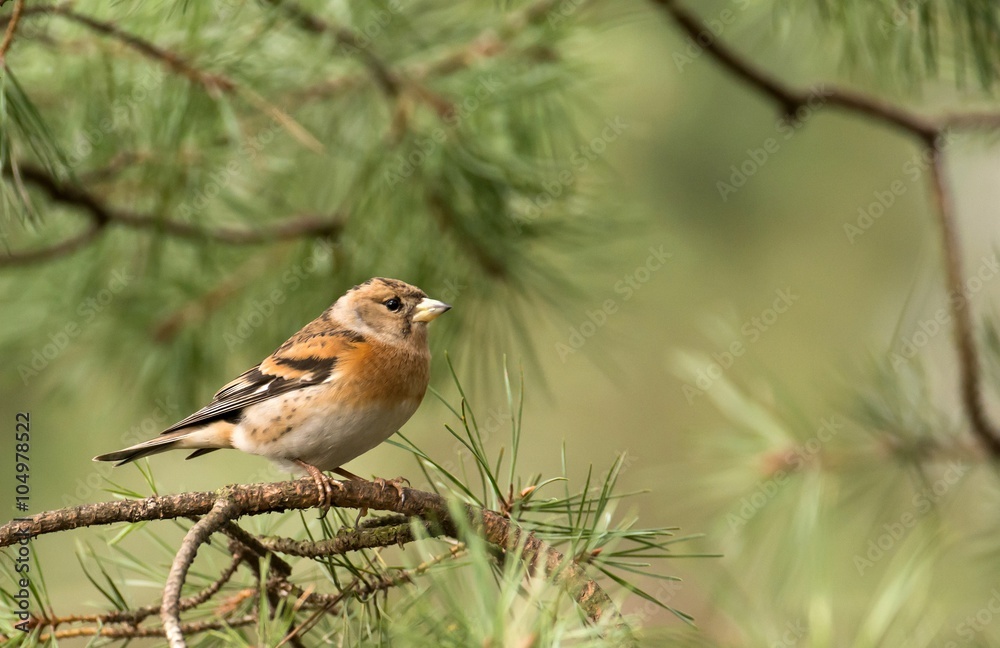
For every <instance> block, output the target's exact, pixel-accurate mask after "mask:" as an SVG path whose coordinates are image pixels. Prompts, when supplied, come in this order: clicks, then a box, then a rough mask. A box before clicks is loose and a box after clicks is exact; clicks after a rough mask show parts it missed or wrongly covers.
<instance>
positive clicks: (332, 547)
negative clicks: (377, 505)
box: [260, 522, 437, 558]
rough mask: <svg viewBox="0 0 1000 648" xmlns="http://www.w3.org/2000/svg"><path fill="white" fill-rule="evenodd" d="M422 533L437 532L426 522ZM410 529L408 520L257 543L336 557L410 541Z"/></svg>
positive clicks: (302, 554) (279, 549)
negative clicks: (322, 536)
mask: <svg viewBox="0 0 1000 648" xmlns="http://www.w3.org/2000/svg"><path fill="white" fill-rule="evenodd" d="M424 528H425V530H426V532H427V533H428V534H430V535H437V534H436V533H435V531H436V528H435V526H434V525H432V524H431V523H429V522H425V523H424ZM415 539H416V538H414V537H413V529H412V528H411V527H410V525H409V524H408V523H404V524H396V525H391V526H379V527H371V528H367V529H340V530H339V531H338V532H337V535H335V536H334V537H332V538H328V539H325V540H316V541H310V540H293V539H291V538H276V537H265V538H261V539H260V541H261V544H262V545H263V546H264V547H266V548H267V549H269V550H271V551H274V552H277V553H283V554H288V555H290V556H299V557H302V558H318V557H319V556H337V555H340V554H344V553H347V552H349V551H359V550H361V549H374V548H376V547H390V546H392V545H402V544H405V543H407V542H413V541H414V540H415Z"/></svg>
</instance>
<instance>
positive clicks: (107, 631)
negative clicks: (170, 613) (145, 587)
mask: <svg viewBox="0 0 1000 648" xmlns="http://www.w3.org/2000/svg"><path fill="white" fill-rule="evenodd" d="M256 623H257V616H256V615H255V614H247V615H244V616H241V617H237V618H235V619H222V620H221V621H196V622H193V623H182V624H181V625H180V632H181V633H182V635H186V636H190V635H195V634H199V633H201V632H209V631H211V630H222V629H224V628H239V627H242V626H248V625H254V624H256ZM163 636H165V632H164V629H163V628H162V627H159V626H157V627H152V628H136V627H132V626H121V627H107V626H88V627H85V628H69V629H67V630H57V631H56V632H51V633H47V634H43V635H40V636H39V637H38V643H39V644H45V643H48V641H49V640H50V639H70V638H72V637H104V638H107V639H133V638H137V637H163Z"/></svg>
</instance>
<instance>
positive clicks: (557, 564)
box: [0, 478, 627, 629]
mask: <svg viewBox="0 0 1000 648" xmlns="http://www.w3.org/2000/svg"><path fill="white" fill-rule="evenodd" d="M320 495H321V494H320V493H319V492H318V491H317V487H316V483H315V482H314V481H313V480H312V479H311V478H306V479H299V480H296V481H289V482H277V483H268V484H240V485H234V486H228V487H226V488H224V489H222V490H221V491H219V492H217V493H210V492H196V493H180V494H177V495H169V496H161V497H148V498H146V499H141V500H123V501H114V502H102V503H98V504H85V505H83V506H77V507H73V508H66V509H59V510H54V511H47V512H44V513H39V514H37V515H34V516H32V517H30V518H28V519H27V520H25V521H19V520H15V521H12V522H9V523H7V524H4V525H3V526H0V547H3V546H9V545H11V544H13V543H15V542H17V541H18V540H19V539H20V538H22V537H25V536H29V537H37V536H39V535H43V534H48V533H56V532H61V531H69V530H72V529H78V528H81V527H91V526H99V525H106V524H115V523H120V522H140V521H147V520H164V519H173V518H178V517H190V516H193V515H207V514H209V513H210V512H212V511H213V509H215V510H216V514H215V515H214V516H213V518H212V522H213V523H214V522H215V521H216V519H217V518H218V517H220V516H221V513H219V512H218V511H219V510H220V508H222V507H223V505H219V504H217V502H219V501H220V500H223V501H224V502H225V505H224V508H225V510H226V511H227V515H228V516H229V517H230V520H231V519H235V518H237V517H240V516H244V515H260V514H263V513H271V512H281V511H287V510H299V509H308V508H313V507H314V506H315V505H316V502H317V500H318V499H319V497H320ZM333 505H334V506H338V507H342V508H368V509H371V510H378V511H391V512H394V513H399V514H403V515H406V516H408V517H418V518H421V519H423V520H425V521H427V522H429V523H432V524H435V525H437V529H436V530H437V532H439V533H444V534H446V535H448V536H450V537H453V538H455V537H456V536H458V530H457V526H456V525H455V522H454V520H453V519H452V517H451V514H450V512H449V508H448V502H447V501H446V500H445V499H444V498H443V497H442V496H440V495H437V494H436V493H428V492H424V491H419V490H415V489H412V488H404V489H403V490H402V495H401V494H400V493H397V492H396V490H395V489H393V488H380V487H379V486H378V485H377V484H374V483H373V482H368V481H344V482H343V488H342V489H337V490H335V492H334V494H333ZM462 510H463V513H464V515H465V517H466V518H467V520H468V523H469V524H470V525H471V527H472V529H473V530H474V531H475V532H477V533H479V534H480V535H481V536H482V537H483V538H484V539H485V540H486V541H487V542H488V543H490V544H491V545H493V546H495V547H497V548H498V549H499V550H500V551H503V552H507V553H511V552H514V554H515V555H517V556H518V557H519V558H520V559H521V560H522V561H524V562H525V563H526V565H527V566H528V568H529V569H530V570H531V571H532V572H534V573H541V574H544V575H547V576H548V577H550V578H552V579H553V580H554V581H555V582H557V583H559V584H561V585H562V586H563V587H565V588H566V590H567V591H568V592H569V593H570V595H571V596H572V597H573V599H574V600H575V601H576V602H577V604H578V605H579V606H580V607H581V609H582V610H583V611H584V612H585V614H586V615H587V616H588V617H589V618H590V619H591V620H593V621H597V620H599V619H600V618H601V617H602V616H605V615H607V616H608V617H609V618H610V619H612V621H613V622H614V624H615V625H616V626H618V627H620V628H622V629H627V626H626V625H625V622H624V620H623V619H622V618H621V615H620V613H619V612H618V610H617V608H616V607H615V605H614V603H613V602H612V601H611V599H610V597H609V596H608V595H607V593H606V592H605V591H604V590H603V589H602V588H601V587H600V585H598V584H597V583H596V582H595V581H594V580H592V579H591V578H590V577H589V576H588V575H587V573H586V571H585V570H584V568H583V567H582V566H580V565H578V564H576V563H574V562H573V561H571V560H569V559H567V558H566V556H564V555H563V554H562V553H561V552H559V551H557V550H556V549H554V548H552V547H550V546H549V545H547V544H546V543H544V542H543V541H541V540H539V539H538V538H537V537H535V536H534V535H533V534H531V533H529V532H527V531H525V530H524V529H522V528H521V527H519V526H518V525H517V524H516V523H514V522H512V521H511V520H509V519H506V518H504V517H503V516H502V515H501V514H499V513H497V512H495V511H490V510H488V509H480V508H477V507H474V506H469V505H466V506H464V508H463V509H462ZM223 521H224V520H223ZM220 524H221V523H220ZM206 526H209V525H208V524H207V523H206ZM206 526H202V527H199V529H200V531H199V534H198V535H194V534H193V532H192V533H190V534H189V536H188V538H189V540H188V541H187V542H186V544H185V547H189V546H190V545H191V543H193V542H196V541H199V540H200V537H201V536H200V533H201V531H203V530H204V529H205V528H206ZM378 530H379V527H375V528H374V529H372V528H360V529H358V530H357V532H358V533H359V534H365V533H371V534H373V535H376V534H378V533H379V531H378ZM244 533H245V532H244ZM247 535H248V534H247ZM245 539H246V538H244V539H243V540H245ZM243 540H241V541H243ZM264 549H265V550H266V547H265V548H264ZM186 551H188V552H189V551H190V549H186ZM186 555H187V554H185V559H186ZM176 564H177V563H175V565H176ZM172 572H173V570H172ZM173 581H176V578H174V579H173Z"/></svg>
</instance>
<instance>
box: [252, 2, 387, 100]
mask: <svg viewBox="0 0 1000 648" xmlns="http://www.w3.org/2000/svg"><path fill="white" fill-rule="evenodd" d="M267 2H268V4H270V5H271V6H273V7H275V8H277V9H280V10H281V11H282V12H284V14H285V15H286V16H288V17H289V18H291V19H292V20H293V21H294V22H295V24H296V26H298V27H299V28H300V29H302V30H303V31H307V32H309V33H312V34H330V35H332V36H333V39H334V40H335V41H336V42H337V44H338V45H341V46H343V47H345V48H350V49H352V50H354V51H355V52H357V53H358V54H359V57H360V58H361V60H362V62H363V63H364V64H365V65H366V66H367V67H368V69H369V70H370V71H371V73H372V74H373V75H374V76H375V81H376V82H377V83H378V86H379V87H380V88H381V89H382V91H383V92H384V93H385V94H386V95H387V96H389V97H393V98H395V97H398V96H399V92H400V88H401V86H402V80H401V79H400V78H399V76H398V75H397V74H396V73H395V72H393V71H392V69H391V68H390V67H389V65H388V64H387V63H385V62H384V61H383V60H382V59H381V58H379V57H378V56H377V55H375V53H374V52H372V51H371V49H369V48H368V47H365V46H364V44H363V43H362V42H361V39H360V38H359V37H358V35H357V34H355V33H354V32H353V31H351V30H350V29H347V28H346V27H342V26H340V25H333V24H330V23H328V22H327V21H325V20H323V19H322V18H320V17H319V16H317V15H315V14H312V13H309V12H308V11H306V10H305V9H303V8H302V7H301V6H300V5H299V4H297V3H295V2H292V0H267Z"/></svg>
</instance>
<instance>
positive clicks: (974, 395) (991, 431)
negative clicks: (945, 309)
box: [930, 141, 1000, 457]
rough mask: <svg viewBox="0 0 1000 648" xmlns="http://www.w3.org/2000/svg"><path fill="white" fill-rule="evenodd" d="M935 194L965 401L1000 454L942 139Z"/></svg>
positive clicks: (934, 168) (934, 166) (935, 153)
mask: <svg viewBox="0 0 1000 648" xmlns="http://www.w3.org/2000/svg"><path fill="white" fill-rule="evenodd" d="M930 171H931V197H932V200H933V202H934V212H935V213H936V214H938V216H939V218H938V222H939V223H940V227H941V243H942V245H943V246H944V266H945V279H946V282H947V286H948V294H949V296H951V299H949V300H948V303H949V304H950V306H951V314H952V317H953V318H954V319H955V328H954V335H955V346H956V347H957V349H958V359H959V365H960V367H961V369H962V371H961V391H962V403H963V404H964V405H965V410H966V412H967V413H968V416H969V421H970V422H971V423H972V430H973V432H974V433H975V434H976V436H978V437H979V439H980V441H982V443H983V445H985V446H986V447H987V448H988V449H989V451H990V454H992V455H993V456H994V457H1000V434H998V433H997V431H996V429H995V428H994V427H993V424H992V423H991V422H990V421H989V418H988V417H987V416H986V410H985V409H984V407H983V401H982V393H981V390H980V387H979V385H980V382H981V381H980V371H979V355H978V354H977V353H976V345H975V328H974V326H973V324H972V313H971V311H972V308H971V305H970V304H967V303H966V300H965V298H964V294H965V291H964V286H963V279H962V277H963V276H964V273H963V271H962V254H961V244H960V243H959V241H958V231H957V230H958V228H957V227H956V224H955V205H954V201H953V200H952V197H951V188H950V185H949V183H948V179H947V178H946V177H945V168H944V153H943V152H942V150H941V145H940V141H938V142H937V143H935V145H934V147H933V148H932V149H931V166H930Z"/></svg>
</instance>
